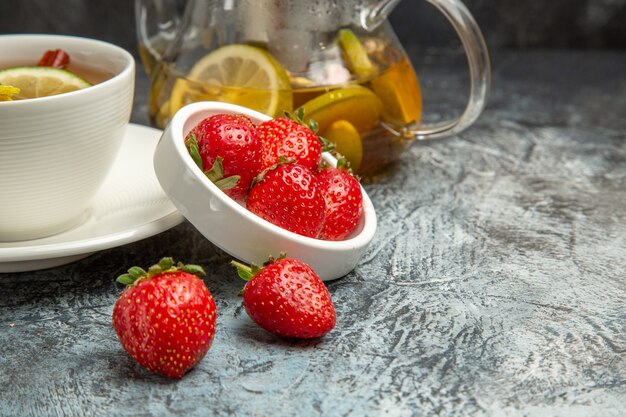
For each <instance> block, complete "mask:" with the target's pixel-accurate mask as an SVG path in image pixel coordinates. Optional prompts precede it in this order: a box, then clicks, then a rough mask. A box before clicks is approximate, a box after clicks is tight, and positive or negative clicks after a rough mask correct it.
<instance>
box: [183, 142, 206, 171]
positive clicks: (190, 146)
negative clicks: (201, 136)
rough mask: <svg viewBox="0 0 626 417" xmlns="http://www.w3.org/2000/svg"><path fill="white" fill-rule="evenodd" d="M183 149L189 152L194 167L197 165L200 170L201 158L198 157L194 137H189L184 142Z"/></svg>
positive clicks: (196, 143) (198, 150) (198, 151)
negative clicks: (194, 164)
mask: <svg viewBox="0 0 626 417" xmlns="http://www.w3.org/2000/svg"><path fill="white" fill-rule="evenodd" d="M185 147H186V148H187V152H189V155H190V156H191V159H193V161H194V162H195V163H196V165H198V168H200V169H202V157H201V156H200V149H199V148H198V141H197V140H196V135H194V134H191V135H189V139H187V140H186V141H185Z"/></svg>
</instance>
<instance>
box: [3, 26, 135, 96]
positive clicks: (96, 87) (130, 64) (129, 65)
mask: <svg viewBox="0 0 626 417" xmlns="http://www.w3.org/2000/svg"><path fill="white" fill-rule="evenodd" d="M9 38H24V40H26V39H43V38H47V39H65V40H67V39H71V40H74V41H78V42H84V43H86V44H96V45H100V46H103V47H107V48H110V49H113V50H115V51H116V52H117V53H119V54H120V56H122V57H124V59H125V61H126V62H125V65H124V68H123V69H122V70H121V71H119V72H116V73H115V75H113V76H112V77H111V78H109V79H107V80H105V81H103V82H100V83H97V84H93V85H91V86H89V87H86V88H83V89H80V90H76V91H70V92H67V93H63V94H56V95H53V96H46V97H37V98H31V99H26V100H11V101H0V108H1V107H2V106H4V107H9V106H11V107H13V108H15V107H19V106H27V105H32V104H35V103H42V104H43V103H50V102H52V104H54V102H55V101H57V100H64V99H67V98H68V97H74V96H77V95H80V94H88V93H92V92H93V93H97V92H98V91H100V90H103V89H107V88H109V86H110V85H111V84H114V83H117V82H118V80H120V79H122V78H125V77H128V76H133V72H134V70H135V58H134V57H133V55H132V54H131V53H130V52H128V51H127V50H126V49H124V48H122V47H120V46H118V45H115V44H112V43H110V42H106V41H103V40H100V39H93V38H87V37H82V36H73V35H56V34H51V35H49V34H35V33H28V34H20V33H15V34H5V35H0V44H1V43H2V40H3V39H9ZM0 70H1V69H0Z"/></svg>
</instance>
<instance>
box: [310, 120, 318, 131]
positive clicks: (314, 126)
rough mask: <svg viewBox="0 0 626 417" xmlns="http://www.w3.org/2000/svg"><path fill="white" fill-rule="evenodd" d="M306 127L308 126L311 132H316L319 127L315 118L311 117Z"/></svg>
mask: <svg viewBox="0 0 626 417" xmlns="http://www.w3.org/2000/svg"><path fill="white" fill-rule="evenodd" d="M308 127H309V129H311V131H312V132H313V133H317V131H318V130H319V128H320V125H318V124H317V122H316V121H315V120H313V119H311V120H309V126H308Z"/></svg>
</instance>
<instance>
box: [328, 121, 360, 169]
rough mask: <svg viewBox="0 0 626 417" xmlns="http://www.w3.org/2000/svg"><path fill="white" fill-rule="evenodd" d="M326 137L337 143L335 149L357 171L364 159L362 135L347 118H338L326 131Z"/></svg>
mask: <svg viewBox="0 0 626 417" xmlns="http://www.w3.org/2000/svg"><path fill="white" fill-rule="evenodd" d="M324 138H326V139H327V140H329V141H331V142H333V143H334V144H335V150H336V151H337V152H339V153H340V154H341V155H343V156H344V157H345V158H346V159H347V160H348V161H349V162H350V168H352V169H353V170H354V172H357V171H358V170H359V166H361V161H362V160H363V143H362V142H361V135H359V132H358V131H357V130H356V129H355V127H354V126H352V124H351V123H350V122H348V121H347V120H337V121H336V122H334V123H333V124H331V125H330V126H329V127H328V129H326V131H325V132H324Z"/></svg>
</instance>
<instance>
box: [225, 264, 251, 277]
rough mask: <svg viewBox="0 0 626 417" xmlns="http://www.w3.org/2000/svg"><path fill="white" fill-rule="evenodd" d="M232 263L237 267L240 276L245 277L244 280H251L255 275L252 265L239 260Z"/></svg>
mask: <svg viewBox="0 0 626 417" xmlns="http://www.w3.org/2000/svg"><path fill="white" fill-rule="evenodd" d="M230 264H231V265H232V266H234V267H235V268H237V275H239V278H241V279H243V280H244V281H250V280H251V279H252V277H253V276H254V273H253V272H252V266H248V265H245V264H242V263H241V262H237V261H231V262H230Z"/></svg>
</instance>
